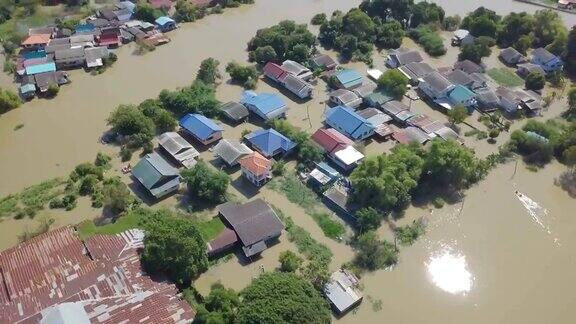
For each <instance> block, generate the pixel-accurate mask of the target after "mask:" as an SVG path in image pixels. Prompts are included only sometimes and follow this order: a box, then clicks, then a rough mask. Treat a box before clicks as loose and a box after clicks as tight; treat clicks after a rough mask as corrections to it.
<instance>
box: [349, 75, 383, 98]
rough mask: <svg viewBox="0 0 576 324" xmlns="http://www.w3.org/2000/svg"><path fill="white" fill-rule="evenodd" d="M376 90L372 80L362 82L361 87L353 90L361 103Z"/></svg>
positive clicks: (376, 86)
mask: <svg viewBox="0 0 576 324" xmlns="http://www.w3.org/2000/svg"><path fill="white" fill-rule="evenodd" d="M377 88H378V85H377V84H376V83H375V82H373V81H372V80H364V82H362V85H360V86H359V87H356V88H354V90H352V91H354V93H355V94H357V95H358V97H360V98H362V101H364V99H365V98H366V97H368V96H369V95H371V94H372V93H374V91H375V90H376V89H377Z"/></svg>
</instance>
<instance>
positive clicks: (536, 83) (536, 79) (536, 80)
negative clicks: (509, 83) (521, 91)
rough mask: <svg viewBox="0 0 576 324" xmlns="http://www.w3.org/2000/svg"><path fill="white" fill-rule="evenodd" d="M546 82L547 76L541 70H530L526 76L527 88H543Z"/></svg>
mask: <svg viewBox="0 0 576 324" xmlns="http://www.w3.org/2000/svg"><path fill="white" fill-rule="evenodd" d="M545 84H546V77H545V76H544V75H543V74H542V73H540V72H530V73H529V74H528V75H527V76H526V84H525V86H526V89H528V90H541V89H542V88H544V85H545Z"/></svg>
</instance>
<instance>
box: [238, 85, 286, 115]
mask: <svg viewBox="0 0 576 324" xmlns="http://www.w3.org/2000/svg"><path fill="white" fill-rule="evenodd" d="M240 103H241V104H243V105H244V106H246V108H248V110H250V111H251V112H253V113H254V114H256V115H258V116H259V117H260V118H262V119H263V120H265V121H268V120H272V119H276V118H281V117H284V116H285V114H286V111H287V110H288V107H287V106H286V104H285V103H284V100H282V98H281V97H280V96H279V95H277V94H272V93H260V94H257V93H256V92H254V91H244V93H243V95H242V99H241V100H240Z"/></svg>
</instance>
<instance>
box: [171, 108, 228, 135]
mask: <svg viewBox="0 0 576 324" xmlns="http://www.w3.org/2000/svg"><path fill="white" fill-rule="evenodd" d="M180 127H182V128H184V129H185V130H186V131H187V132H189V133H190V134H192V135H194V136H195V137H197V138H198V139H200V140H202V141H204V140H207V139H208V138H209V137H210V136H212V135H213V134H214V133H216V132H220V131H222V130H223V129H222V127H220V126H218V125H216V123H215V122H213V121H212V120H211V119H209V118H206V117H204V116H203V115H200V114H188V115H186V116H184V117H182V119H180Z"/></svg>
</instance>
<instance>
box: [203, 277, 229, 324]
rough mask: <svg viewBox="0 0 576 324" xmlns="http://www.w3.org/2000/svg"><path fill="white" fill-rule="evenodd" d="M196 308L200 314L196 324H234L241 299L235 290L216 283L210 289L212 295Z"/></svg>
mask: <svg viewBox="0 0 576 324" xmlns="http://www.w3.org/2000/svg"><path fill="white" fill-rule="evenodd" d="M195 306H196V308H197V311H198V313H197V314H196V318H194V323H207V324H208V323H234V322H235V320H236V313H237V311H238V306H240V298H239V297H238V294H237V293H236V292H235V291H234V290H233V289H229V288H228V289H227V288H225V287H224V286H223V285H222V284H220V283H215V284H213V285H212V287H210V294H208V296H206V298H204V303H202V304H201V305H195Z"/></svg>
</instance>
